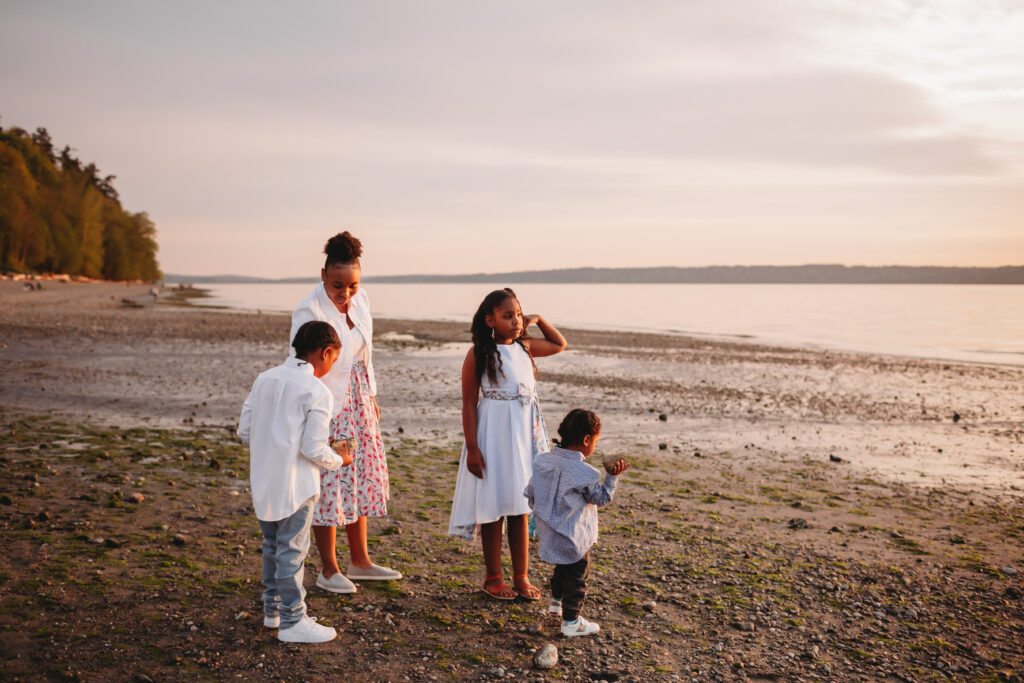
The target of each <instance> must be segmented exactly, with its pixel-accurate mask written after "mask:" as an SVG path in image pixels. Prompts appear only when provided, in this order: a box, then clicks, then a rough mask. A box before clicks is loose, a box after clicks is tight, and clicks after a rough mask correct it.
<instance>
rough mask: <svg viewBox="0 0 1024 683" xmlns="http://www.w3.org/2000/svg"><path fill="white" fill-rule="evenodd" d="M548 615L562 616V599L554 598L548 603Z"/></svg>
mask: <svg viewBox="0 0 1024 683" xmlns="http://www.w3.org/2000/svg"><path fill="white" fill-rule="evenodd" d="M548 616H549V617H551V616H554V617H559V618H561V616H562V601H561V600H552V601H551V602H549V603H548Z"/></svg>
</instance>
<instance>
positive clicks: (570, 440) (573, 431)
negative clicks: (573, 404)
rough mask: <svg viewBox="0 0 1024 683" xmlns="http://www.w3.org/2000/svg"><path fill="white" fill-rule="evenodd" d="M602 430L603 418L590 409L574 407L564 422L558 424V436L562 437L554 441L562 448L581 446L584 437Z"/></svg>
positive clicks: (594, 434)
mask: <svg viewBox="0 0 1024 683" xmlns="http://www.w3.org/2000/svg"><path fill="white" fill-rule="evenodd" d="M600 431H601V418H599V417H598V416H597V415H596V414H595V413H592V412H590V411H589V410H583V408H573V409H572V410H570V411H569V414H568V415H566V416H565V418H564V419H563V420H562V424H560V425H558V436H560V437H562V438H561V439H552V441H554V442H555V445H557V446H561V447H562V448H566V447H568V446H580V445H582V444H583V437H585V436H596V435H597V433H598V432H600Z"/></svg>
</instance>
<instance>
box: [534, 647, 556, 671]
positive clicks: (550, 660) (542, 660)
mask: <svg viewBox="0 0 1024 683" xmlns="http://www.w3.org/2000/svg"><path fill="white" fill-rule="evenodd" d="M556 664H558V648H556V647H555V646H554V645H552V644H551V643H547V644H545V645H544V647H542V648H541V649H539V650H537V654H535V655H534V656H533V665H534V666H535V667H537V668H538V669H550V668H552V667H554V666H555V665H556Z"/></svg>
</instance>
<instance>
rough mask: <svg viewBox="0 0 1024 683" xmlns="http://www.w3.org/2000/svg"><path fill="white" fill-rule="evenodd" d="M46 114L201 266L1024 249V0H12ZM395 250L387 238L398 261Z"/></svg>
mask: <svg viewBox="0 0 1024 683" xmlns="http://www.w3.org/2000/svg"><path fill="white" fill-rule="evenodd" d="M0 16H2V19H3V21H0V87H2V90H3V92H4V93H5V94H8V97H6V98H5V103H4V106H3V110H2V111H0V115H2V116H3V124H4V125H5V126H10V125H20V126H23V127H26V128H34V127H36V126H40V125H41V126H46V127H48V128H49V129H50V131H51V133H52V134H53V135H54V137H55V139H56V140H57V142H58V143H60V144H64V143H69V144H72V145H73V146H76V147H77V148H78V150H79V154H80V155H81V156H82V157H83V158H85V159H88V160H94V161H96V162H97V164H98V165H99V166H100V167H101V169H102V170H103V171H104V172H110V173H116V174H117V176H118V180H117V181H116V185H117V187H118V189H119V190H120V192H121V194H122V197H123V198H124V201H125V202H126V204H127V205H128V208H130V209H133V210H138V209H146V210H148V211H149V212H150V213H151V215H152V216H153V218H154V219H155V221H156V223H157V227H158V230H159V240H160V244H161V263H162V265H163V267H164V269H165V270H168V271H174V272H181V271H184V272H191V273H209V272H238V273H251V274H263V275H268V276H292V275H302V274H306V273H310V272H315V270H316V269H317V268H318V267H319V257H318V256H317V254H318V252H319V247H320V246H321V245H322V243H323V241H324V240H325V239H326V237H327V236H329V235H330V234H332V233H333V232H335V231H336V230H338V229H340V228H343V227H345V228H349V229H352V230H353V231H354V232H355V233H356V234H358V235H360V237H361V238H363V240H364V242H365V243H366V244H367V248H368V253H367V266H368V270H369V269H370V268H372V271H373V272H374V273H379V274H384V273H401V272H464V271H467V270H507V269H521V268H547V267H558V266H563V265H564V266H570V265H599V266H616V265H629V266H638V265H639V266H642V265H666V264H675V265H703V264H710V263H796V262H807V261H828V262H836V261H841V262H851V263H852V262H859V263H895V262H902V263H948V264H982V265H994V264H1002V263H1006V262H1014V263H1019V262H1021V261H1024V224H1022V220H1021V218H1020V216H1022V215H1024V192H1022V191H1021V190H1022V189H1024V123H1022V121H1024V116H1021V115H1020V114H1021V113H1022V111H1024V51H1022V48H1021V47H1020V45H1019V44H1020V41H1019V36H1020V35H1021V34H1022V33H1024V8H1022V7H1021V5H1020V4H1019V3H1009V2H997V1H994V0H993V1H986V2H966V1H964V2H953V1H952V0H937V1H936V2H934V3H928V6H927V7H922V6H920V4H919V3H911V2H903V1H902V0H888V1H887V2H879V3H857V2H853V1H852V0H850V1H843V0H822V1H815V2H809V1H808V2H797V1H790V0H774V1H770V2H763V3H748V2H740V1H739V0H724V1H723V2H716V3H677V2H668V1H665V2H639V3H620V2H607V1H597V2H595V1H587V2H560V3H542V2H525V3H491V2H487V3H481V2H476V1H472V2H471V1H468V0H466V1H461V2H452V1H444V2H436V3H417V2H411V1H403V2H397V1H383V2H374V3H346V4H344V5H341V4H336V3H314V4H305V3H304V4H302V5H301V6H299V7H289V6H284V5H280V4H272V3H256V2H245V3H242V2H223V3H196V2H184V3H176V4H173V5H172V4H167V5H154V4H140V3H132V2H127V1H124V2H98V3H88V4H85V3H71V2H67V3H52V4H41V3H31V2H8V3H5V6H4V8H3V9H0ZM371 264H372V265H371Z"/></svg>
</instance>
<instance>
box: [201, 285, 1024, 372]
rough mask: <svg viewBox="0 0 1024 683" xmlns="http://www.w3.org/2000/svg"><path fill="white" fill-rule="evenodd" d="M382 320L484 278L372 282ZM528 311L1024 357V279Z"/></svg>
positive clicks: (906, 351)
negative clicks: (1010, 282) (456, 281)
mask: <svg viewBox="0 0 1024 683" xmlns="http://www.w3.org/2000/svg"><path fill="white" fill-rule="evenodd" d="M198 286H199V287H201V288H203V289H206V290H208V291H209V292H210V293H211V294H212V298H210V299H205V300H203V304H205V305H215V306H227V307H229V308H237V309H246V310H262V311H267V312H271V311H284V312H290V311H291V310H292V309H293V308H294V307H295V305H296V304H297V303H298V302H299V301H300V300H301V299H302V298H303V297H304V296H305V295H306V294H307V293H308V292H309V291H310V290H311V289H312V288H313V285H312V284H203V285H198ZM364 289H365V290H366V292H367V293H368V294H369V296H370V303H371V305H372V307H373V314H374V316H376V317H382V318H405V319H414V320H450V321H456V322H467V323H468V322H469V320H470V319H471V318H472V316H473V312H474V311H475V310H476V307H477V306H478V305H479V303H480V301H481V300H482V299H483V297H484V295H485V294H487V292H488V291H490V290H491V289H492V286H491V285H487V284H373V283H368V284H366V285H365V287H364ZM515 290H516V293H517V295H518V296H519V300H520V303H521V304H522V306H523V310H524V312H526V313H541V314H543V315H544V317H546V318H547V319H548V320H550V321H551V322H553V323H554V324H556V325H560V326H564V327H579V328H585V329H606V330H638V331H644V332H668V333H678V334H687V335H696V336H708V337H713V338H724V339H746V340H750V341H755V342H763V343H772V344H784V345H793V346H806V347H813V348H826V349H836V350H846V351H866V352H870V353H880V354H886V355H897V356H912V357H918V358H939V359H948V360H961V361H973V362H982V363H999V364H1012V365H1024V286H1015V285H746V284H742V285H741V284H728V285H726V284H708V285H703V284H679V285H675V284H633V285H630V284H597V285H595V284H553V285H552V284H527V285H517V286H516V287H515Z"/></svg>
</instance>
